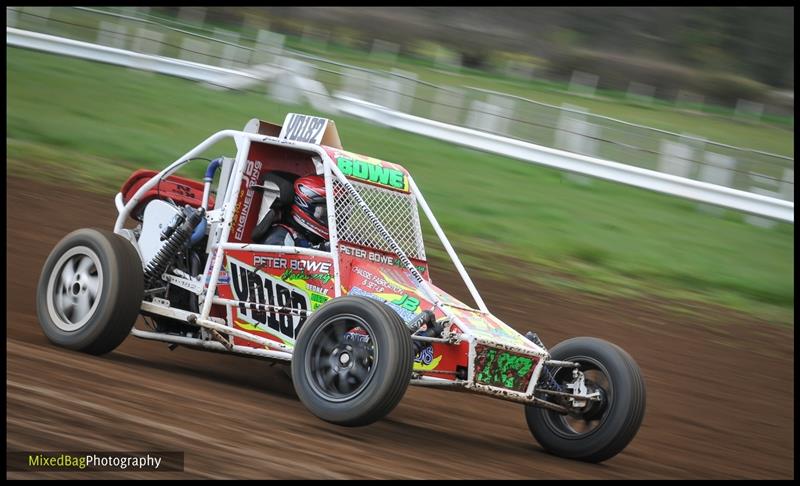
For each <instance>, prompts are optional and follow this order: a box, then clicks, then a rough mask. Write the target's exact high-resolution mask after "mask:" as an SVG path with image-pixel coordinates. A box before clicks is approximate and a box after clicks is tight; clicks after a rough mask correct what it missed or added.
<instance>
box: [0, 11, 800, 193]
mask: <svg viewBox="0 0 800 486" xmlns="http://www.w3.org/2000/svg"><path fill="white" fill-rule="evenodd" d="M6 13H7V25H8V26H10V27H15V28H19V29H24V30H30V31H34V32H41V33H45V34H50V35H57V36H61V37H66V38H70V39H75V40H81V41H85V42H92V43H98V44H102V45H107V46H110V47H117V48H121V49H127V50H132V51H136V52H142V53H147V54H154V55H161V56H166V57H173V58H180V59H185V60H189V61H194V62H199V63H203V64H209V65H214V66H220V67H227V68H231V69H236V70H243V71H247V72H251V73H253V72H260V73H262V74H263V75H262V76H261V80H258V79H255V80H254V81H253V82H247V83H241V84H240V85H237V86H235V88H236V89H239V90H243V91H251V92H257V93H265V92H266V93H267V94H268V95H270V96H271V97H273V98H275V99H277V100H278V101H282V102H287V103H294V104H300V103H306V102H309V101H310V102H311V104H312V105H313V106H315V108H319V109H320V110H322V111H334V110H335V105H334V104H333V103H329V102H326V101H325V100H330V99H331V97H332V96H333V95H336V94H345V95H347V96H351V97H355V98H358V99H362V100H365V101H369V102H372V103H375V104H378V105H381V106H385V107H388V108H391V109H394V110H397V111H401V112H403V113H408V114H411V115H415V116H419V117H424V118H428V119H432V120H436V121H440V122H443V123H448V124H454V125H459V126H465V127H470V128H474V129H478V130H482V131H485V132H489V133H493V134H496V135H501V136H505V137H510V138H514V139H518V140H523V141H526V142H531V143H534V144H537V145H542V146H547V147H555V148H559V149H563V150H566V151H570V152H574V153H579V154H582V155H588V156H593V157H598V158H602V159H607V160H612V161H615V162H619V163H623V164H629V165H633V166H637V167H642V168H646V169H651V170H657V171H660V172H665V173H669V174H673V175H677V176H680V177H686V178H691V179H696V180H702V181H705V182H710V183H713V184H719V185H723V186H727V187H731V188H735V189H740V190H745V191H748V192H753V193H757V194H761V195H765V196H770V197H775V198H779V199H784V200H789V201H794V158H793V156H787V155H781V154H774V153H769V152H765V151H761V150H755V149H751V148H747V147H739V146H733V145H729V144H723V143H719V142H716V141H712V140H704V139H702V138H699V137H696V136H693V135H691V134H686V133H674V132H670V131H667V130H661V129H657V128H653V127H648V126H643V125H637V124H634V123H630V122H627V121H624V120H618V119H614V118H611V117H607V116H602V115H598V114H593V113H589V112H588V111H586V110H584V109H582V108H581V107H580V106H573V105H562V106H555V105H550V104H546V103H542V102H538V101H534V100H531V99H527V98H523V97H520V96H515V95H510V94H506V93H501V92H497V91H491V90H486V89H482V88H476V87H470V86H440V85H436V84H433V83H429V82H425V81H422V80H419V79H417V76H416V75H415V74H414V73H410V72H404V71H401V70H397V69H393V70H391V71H379V70H375V69H368V68H364V67H361V66H354V65H349V64H345V63H341V62H337V61H333V60H329V59H324V58H321V57H318V56H313V55H309V54H307V53H303V52H299V51H296V50H292V49H289V48H287V47H286V46H285V38H284V37H283V36H281V35H280V34H276V33H272V32H269V31H268V30H260V31H258V34H257V35H256V36H255V37H253V36H246V35H241V34H240V33H235V32H231V31H226V30H223V29H219V28H216V29H211V28H208V27H207V26H205V25H203V24H191V23H188V22H180V21H175V20H172V19H164V18H160V17H157V16H155V15H151V14H149V12H148V11H147V10H146V8H137V7H125V8H123V9H121V10H117V11H113V10H110V9H99V8H89V7H7V10H6ZM228 87H231V86H228ZM577 99H580V98H577ZM579 180H580V181H581V182H582V183H585V184H590V183H591V182H590V180H588V179H580V178H579Z"/></svg>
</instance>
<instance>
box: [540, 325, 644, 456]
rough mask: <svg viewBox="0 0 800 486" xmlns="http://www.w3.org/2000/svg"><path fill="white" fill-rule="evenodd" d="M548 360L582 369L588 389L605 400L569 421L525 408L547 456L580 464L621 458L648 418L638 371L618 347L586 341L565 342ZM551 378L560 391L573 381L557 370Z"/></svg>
mask: <svg viewBox="0 0 800 486" xmlns="http://www.w3.org/2000/svg"><path fill="white" fill-rule="evenodd" d="M550 356H551V359H554V360H559V361H573V362H578V363H581V367H580V368H579V369H580V370H581V371H582V372H583V373H584V376H585V377H586V380H587V385H588V386H590V387H592V388H593V389H595V390H600V391H601V394H602V397H603V400H602V401H601V402H594V403H593V402H589V405H587V406H586V407H584V408H583V409H581V410H573V412H572V413H571V414H570V415H569V416H565V415H562V414H559V413H558V412H555V411H551V410H548V409H544V408H539V407H534V406H531V405H526V406H525V418H526V420H527V422H528V427H529V428H530V431H531V433H532V434H533V436H534V437H535V438H536V440H537V441H538V442H539V444H541V446H542V447H544V448H545V450H547V451H548V452H550V453H552V454H555V455H557V456H561V457H566V458H570V459H577V460H580V461H586V462H602V461H605V460H607V459H610V458H611V457H613V456H615V455H617V454H618V453H620V452H621V451H622V450H623V449H624V448H625V447H626V446H627V445H628V444H629V443H630V442H631V440H633V438H634V436H635V435H636V432H638V430H639V426H640V425H641V423H642V419H643V418H644V411H645V384H644V380H643V379H642V374H641V371H640V370H639V366H638V365H637V364H636V362H635V361H634V360H633V358H631V356H630V355H629V354H628V353H626V352H625V351H624V350H623V349H622V348H620V347H619V346H616V345H614V344H611V343H609V342H607V341H603V340H602V339H596V338H588V337H580V338H574V339H569V340H567V341H563V342H561V343H559V344H557V345H556V346H554V347H553V348H552V349H551V350H550ZM551 373H552V375H553V376H554V378H555V381H556V382H558V383H559V384H561V385H563V384H564V383H565V382H567V381H570V380H571V374H572V372H571V370H570V369H569V368H553V369H551ZM590 393H591V391H590ZM563 403H566V402H563ZM593 425H594V426H593Z"/></svg>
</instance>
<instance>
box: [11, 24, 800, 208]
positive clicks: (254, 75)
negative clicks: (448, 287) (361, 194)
mask: <svg viewBox="0 0 800 486" xmlns="http://www.w3.org/2000/svg"><path fill="white" fill-rule="evenodd" d="M6 44H7V45H10V46H18V47H25V48H30V49H37V50H43V51H47V52H52V53H56V54H61V55H67V56H74V57H80V58H84V59H91V60H95V61H101V62H107V63H111V64H116V65H120V66H126V67H130V68H136V69H147V70H151V71H156V72H159V73H163V74H169V75H173V76H179V77H182V78H186V79H192V80H196V81H202V82H206V83H210V84H215V85H221V86H230V85H231V84H241V83H252V82H259V81H262V80H265V79H267V78H269V77H271V76H275V75H278V74H279V73H275V72H274V71H270V70H266V71H265V70H263V69H261V70H258V69H249V70H246V71H244V70H234V69H229V68H222V67H216V66H209V65H204V64H201V63H196V62H190V61H184V60H180V59H174V58H169V57H164V56H155V55H149V54H142V53H137V52H132V51H128V50H124V49H118V48H112V47H107V46H101V45H97V44H92V43H88V42H82V41H76V40H72V39H65V38H62V37H57V36H52V35H47V34H41V33H36V32H29V31H24V30H20V29H15V28H11V27H6ZM315 88H316V90H315V91H314V94H315V95H316V97H317V98H321V97H323V98H326V97H328V95H327V93H326V92H325V90H324V87H323V86H321V85H316V86H315ZM334 100H335V103H328V105H329V106H330V107H332V108H333V107H335V108H336V109H338V110H339V111H341V112H344V113H347V114H350V115H353V116H358V117H361V118H365V119H369V120H372V121H375V122H379V123H382V124H384V125H387V126H390V127H393V128H397V129H400V130H405V131H408V132H412V133H417V134H420V135H425V136H429V137H432V138H437V139H440V140H445V141H448V142H452V143H456V144H459V145H463V146H466V147H471V148H475V149H478V150H484V151H486V152H492V153H496V154H500V155H504V156H508V157H512V158H515V159H519V160H523V161H526V162H529V163H534V164H539V165H544V166H548V167H552V168H556V169H560V170H565V171H569V172H574V173H579V174H585V175H588V176H592V177H597V178H601V179H606V180H611V181H615V182H620V183H623V184H628V185H631V186H636V187H641V188H644V189H649V190H653V191H657V192H662V193H666V194H670V195H673V196H678V197H682V198H686V199H691V200H695V201H699V202H703V203H708V204H713V205H717V206H722V207H727V208H731V209H735V210H739V211H743V212H746V213H750V214H755V215H759V216H765V217H768V218H774V219H777V220H782V221H787V222H791V223H794V203H793V202H791V201H786V200H782V199H777V198H773V197H768V196H763V195H759V194H755V193H752V192H747V191H742V190H737V189H731V188H729V187H725V186H721V185H717V184H711V183H708V182H702V181H697V180H693V179H689V178H685V177H679V176H675V175H671V174H666V173H663V172H658V171H654V170H648V169H643V168H640V167H635V166H631V165H627V164H621V163H618V162H612V161H609V160H603V159H600V158H595V157H590V156H586V155H580V154H576V153H572V152H567V151H563V150H558V149H553V148H548V147H544V146H541V145H536V144H532V143H529V142H524V141H521V140H517V139H513V138H508V137H503V136H500V135H495V134H492V133H487V132H485V131H479V130H475V129H471V128H465V127H460V126H456V125H450V124H446V123H442V122H438V121H434V120H430V119H426V118H421V117H417V116H413V115H408V114H405V113H402V112H399V111H396V110H392V109H388V108H386V107H383V106H379V105H376V104H373V103H369V102H365V101H362V100H358V99H355V98H353V97H348V96H344V95H337V96H336V97H334Z"/></svg>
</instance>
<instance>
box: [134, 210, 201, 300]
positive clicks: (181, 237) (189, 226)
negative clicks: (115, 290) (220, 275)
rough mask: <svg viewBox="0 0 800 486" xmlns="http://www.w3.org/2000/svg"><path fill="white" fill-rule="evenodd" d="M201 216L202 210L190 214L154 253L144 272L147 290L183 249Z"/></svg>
mask: <svg viewBox="0 0 800 486" xmlns="http://www.w3.org/2000/svg"><path fill="white" fill-rule="evenodd" d="M202 216H203V210H202V209H200V210H199V211H198V212H194V213H192V214H190V215H189V217H188V218H186V221H184V222H183V223H182V224H181V225H179V226H178V228H177V229H175V231H174V232H173V233H172V234H171V235H170V237H169V238H167V241H165V242H164V246H162V247H161V249H160V250H159V251H158V253H156V256H154V257H153V258H152V259H151V260H150V261H149V262H148V263H147V267H146V268H145V271H144V281H145V282H146V284H147V288H150V287H152V286H153V284H154V282H155V281H157V280H158V279H159V278H161V275H162V274H163V273H164V271H165V270H166V269H167V266H169V264H170V262H172V259H173V258H175V255H177V254H178V252H180V251H181V248H183V247H184V245H186V243H187V242H188V241H189V239H190V238H191V237H192V232H193V231H194V227H195V226H197V224H198V223H199V222H200V219H201V218H202Z"/></svg>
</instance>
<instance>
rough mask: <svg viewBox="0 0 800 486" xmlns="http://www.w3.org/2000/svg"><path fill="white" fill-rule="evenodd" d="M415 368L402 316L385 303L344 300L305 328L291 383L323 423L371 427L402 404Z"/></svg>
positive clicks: (297, 347)
mask: <svg viewBox="0 0 800 486" xmlns="http://www.w3.org/2000/svg"><path fill="white" fill-rule="evenodd" d="M413 365H414V351H413V346H412V344H411V337H410V333H409V330H408V328H407V327H406V325H405V324H404V322H403V321H402V319H401V318H400V316H399V315H397V313H396V312H394V311H393V310H392V309H391V308H389V307H388V306H387V305H386V304H383V303H381V302H378V301H375V300H372V299H368V298H365V297H356V296H345V297H338V298H336V299H333V300H331V301H329V302H327V303H325V304H324V305H323V306H322V307H320V308H319V309H318V310H317V311H316V312H314V314H312V316H311V317H310V318H309V319H308V320H307V321H306V322H305V324H303V328H302V330H301V331H300V336H299V337H298V339H297V342H296V343H295V348H294V353H293V356H292V381H293V382H294V388H295V391H296V392H297V396H298V397H299V398H300V401H301V402H303V404H304V405H305V406H306V407H307V408H308V409H309V410H310V411H311V413H313V414H314V415H316V416H317V417H319V418H321V419H322V420H325V421H328V422H331V423H335V424H339V425H346V426H359V425H367V424H370V423H372V422H375V421H376V420H379V419H381V418H382V417H384V416H385V415H387V414H388V413H389V412H391V411H392V409H394V407H395V406H396V405H397V404H398V403H399V402H400V399H401V398H403V395H404V394H405V392H406V389H407V388H408V384H409V381H410V380H411V372H412V367H413Z"/></svg>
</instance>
